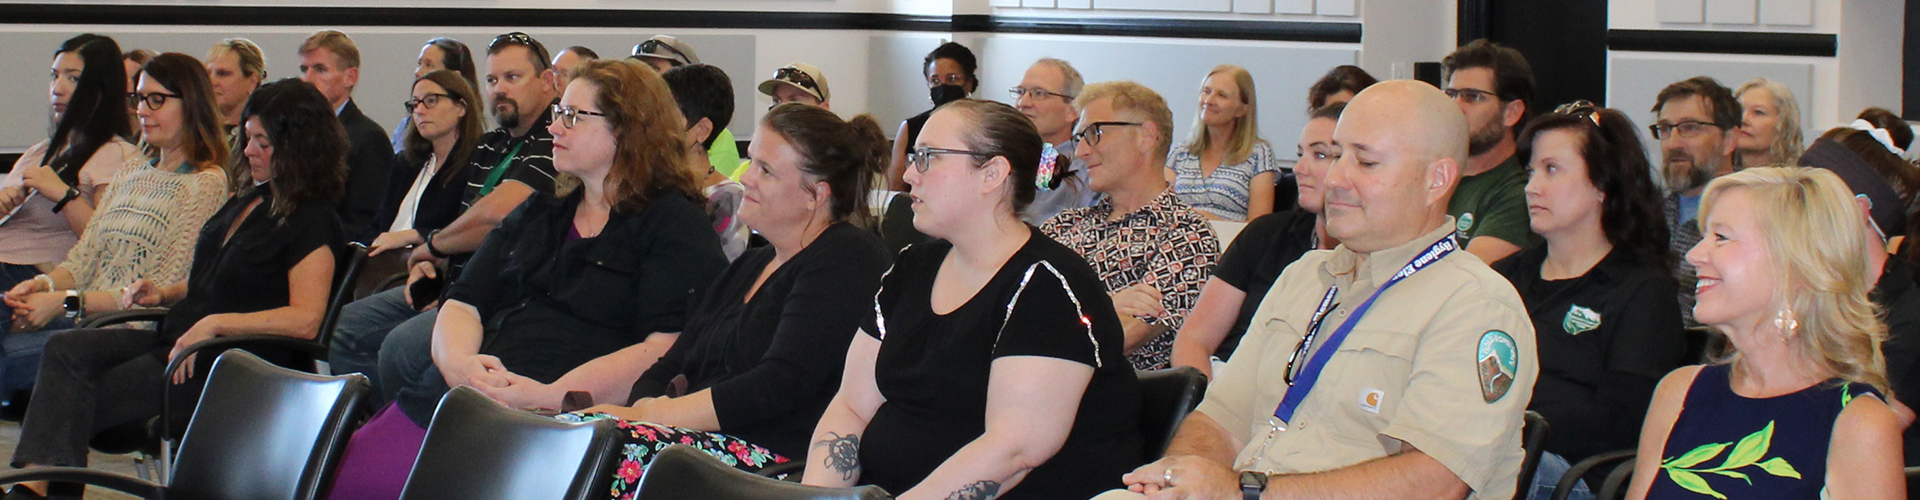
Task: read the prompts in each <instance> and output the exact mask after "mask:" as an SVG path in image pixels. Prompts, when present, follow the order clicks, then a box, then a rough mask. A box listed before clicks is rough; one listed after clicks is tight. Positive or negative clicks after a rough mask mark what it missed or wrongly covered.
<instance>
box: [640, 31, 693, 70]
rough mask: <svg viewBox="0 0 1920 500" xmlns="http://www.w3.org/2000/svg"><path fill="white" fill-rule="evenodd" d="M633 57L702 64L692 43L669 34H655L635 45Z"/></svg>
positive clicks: (682, 63) (681, 63)
mask: <svg viewBox="0 0 1920 500" xmlns="http://www.w3.org/2000/svg"><path fill="white" fill-rule="evenodd" d="M633 57H651V58H655V59H666V60H668V61H674V62H677V63H680V64H679V65H687V64H700V55H699V54H695V53H694V52H693V46H692V45H687V42H682V41H680V39H678V38H674V37H671V36H667V35H654V36H653V38H648V39H647V41H644V42H640V44H639V45H634V46H633Z"/></svg>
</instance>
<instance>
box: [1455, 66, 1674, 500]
mask: <svg viewBox="0 0 1920 500" xmlns="http://www.w3.org/2000/svg"><path fill="white" fill-rule="evenodd" d="M1519 139H1520V142H1519V145H1520V149H1519V153H1518V154H1519V158H1522V159H1525V160H1526V161H1527V172H1528V177H1527V187H1526V198H1527V213H1528V214H1529V216H1530V220H1531V226H1532V229H1533V232H1534V233H1536V234H1539V235H1541V236H1542V237H1544V238H1545V239H1546V243H1547V244H1545V245H1539V246H1535V247H1533V248H1530V249H1527V250H1522V251H1520V253H1518V254H1514V255H1513V256H1511V257H1507V258H1505V259H1502V260H1500V261H1498V262H1495V263H1494V264H1493V268H1494V269H1495V270H1497V271H1499V272H1500V273H1501V274H1502V275H1504V276H1506V277H1507V279H1508V280H1509V281H1511V282H1512V283H1513V287H1514V289H1515V290H1516V291H1518V292H1520V297H1521V299H1522V301H1524V302H1525V303H1526V306H1527V312H1528V314H1529V315H1531V316H1532V317H1533V328H1534V332H1535V335H1536V336H1537V337H1538V338H1539V346H1540V378H1539V381H1538V382H1537V383H1536V384H1535V385H1534V388H1533V399H1532V400H1531V402H1530V403H1529V404H1528V407H1527V409H1529V410H1532V411H1535V412H1538V413H1540V415H1541V416H1544V417H1546V419H1547V423H1548V424H1550V425H1552V426H1553V432H1551V433H1548V434H1547V442H1546V452H1545V453H1544V454H1543V455H1542V458H1541V459H1540V468H1539V469H1538V470H1539V472H1538V473H1537V474H1536V475H1535V477H1534V479H1533V484H1534V487H1533V495H1532V496H1531V497H1530V498H1546V497H1547V496H1548V495H1551V494H1553V490H1554V486H1555V484H1556V483H1557V482H1558V481H1559V480H1560V476H1561V475H1563V474H1564V473H1565V472H1566V470H1567V469H1568V467H1569V464H1572V463H1577V462H1579V461H1581V460H1585V459H1586V458H1587V457H1589V456H1592V455H1596V454H1600V453H1605V452H1609V451H1616V450H1624V449H1630V448H1633V446H1634V444H1635V443H1636V442H1637V441H1636V440H1637V438H1638V437H1639V435H1640V416H1641V415H1645V414H1646V411H1647V402H1648V401H1650V400H1651V399H1652V398H1653V390H1654V386H1655V385H1656V384H1658V383H1659V381H1660V377H1662V376H1664V375H1665V374H1666V373H1667V372H1669V371H1672V370H1673V369H1674V368H1678V367H1679V366H1680V365H1681V364H1683V363H1684V362H1685V360H1683V359H1681V357H1682V356H1684V353H1685V352H1686V349H1687V345H1686V337H1685V335H1683V333H1682V331H1681V330H1682V327H1683V326H1682V324H1681V322H1680V305H1679V304H1678V303H1676V302H1674V300H1673V298H1674V297H1675V296H1676V295H1677V294H1678V293H1679V292H1678V290H1677V289H1676V288H1675V286H1674V283H1673V278H1672V276H1673V272H1672V267H1673V264H1672V262H1671V260H1670V259H1671V258H1670V257H1669V256H1668V255H1669V254H1668V253H1667V230H1666V229H1667V227H1666V226H1667V224H1666V218H1665V216H1664V215H1663V214H1662V213H1661V202H1660V194H1659V190H1658V189H1659V188H1657V187H1655V185H1654V183H1653V173H1652V172H1653V171H1652V169H1651V168H1650V167H1649V166H1648V164H1647V157H1646V152H1645V151H1646V150H1645V149H1642V147H1641V144H1640V136H1639V134H1638V133H1636V129H1635V128H1634V125H1633V122H1632V121H1631V120H1629V119H1628V118H1627V116H1626V115H1624V114H1621V113H1620V112H1619V111H1615V110H1612V109H1604V108H1599V107H1596V106H1594V105H1593V103H1590V102H1586V101H1579V102H1575V103H1573V104H1568V105H1566V106H1561V107H1560V109H1559V110H1557V111H1555V112H1554V113H1553V114H1549V115H1546V116H1541V117H1537V118H1534V119H1533V122H1532V123H1531V124H1529V125H1528V126H1527V128H1526V130H1525V131H1522V132H1521V133H1520V137H1519ZM1606 472H1607V471H1606V470H1604V469H1603V470H1598V471H1596V473H1595V475H1594V476H1593V477H1592V478H1591V479H1592V480H1591V481H1588V482H1585V483H1576V485H1575V486H1574V492H1573V493H1572V495H1574V498H1591V494H1590V493H1587V491H1588V490H1589V488H1591V489H1594V490H1597V489H1599V486H1600V485H1599V483H1598V481H1599V480H1601V479H1604V478H1605V475H1606Z"/></svg>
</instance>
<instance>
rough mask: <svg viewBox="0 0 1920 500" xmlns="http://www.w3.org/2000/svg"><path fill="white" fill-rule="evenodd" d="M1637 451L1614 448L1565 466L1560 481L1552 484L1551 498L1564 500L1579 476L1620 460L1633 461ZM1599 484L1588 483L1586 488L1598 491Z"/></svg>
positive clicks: (1609, 465) (1610, 465)
mask: <svg viewBox="0 0 1920 500" xmlns="http://www.w3.org/2000/svg"><path fill="white" fill-rule="evenodd" d="M1638 452H1639V451H1638V450H1614V451H1609V452H1606V453H1601V454H1599V455H1594V456H1591V457H1587V458H1586V460H1581V461H1580V463H1577V464H1573V466H1572V467H1569V468H1567V473H1566V474H1564V475H1561V476H1560V482H1559V483H1558V484H1556V485H1555V486H1554V489H1553V500H1566V498H1567V494H1568V493H1571V492H1572V491H1573V483H1574V482H1576V481H1579V480H1580V478H1583V477H1586V475H1587V473H1589V472H1592V471H1593V470H1594V469H1595V468H1599V467H1612V466H1613V464H1616V463H1620V462H1626V463H1633V459H1634V455H1635V454H1637V453H1638ZM1600 486H1601V485H1597V484H1589V485H1587V488H1588V489H1589V490H1590V491H1593V492H1595V493H1599V491H1600Z"/></svg>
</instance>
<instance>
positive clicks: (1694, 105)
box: [1647, 76, 1741, 327]
mask: <svg viewBox="0 0 1920 500" xmlns="http://www.w3.org/2000/svg"><path fill="white" fill-rule="evenodd" d="M1653 113H1654V116H1655V121H1654V124H1653V125H1652V126H1650V127H1647V128H1649V129H1651V130H1652V131H1653V138H1654V139H1655V140H1658V141H1660V155H1661V158H1660V167H1661V168H1660V170H1661V173H1663V174H1665V177H1666V182H1667V203H1666V212H1667V230H1668V231H1669V237H1670V239H1669V241H1668V248H1669V249H1670V250H1671V251H1672V252H1673V255H1675V257H1674V262H1675V263H1676V265H1675V266H1674V281H1675V282H1676V283H1677V284H1678V285H1679V287H1680V314H1681V316H1682V317H1685V318H1686V321H1687V326H1690V327H1691V326H1700V324H1699V323H1696V322H1694V320H1693V282H1694V269H1693V264H1691V263H1688V262H1687V260H1686V259H1685V258H1682V257H1684V256H1685V255H1686V254H1687V250H1690V249H1692V248H1693V245H1694V244H1696V243H1699V242H1700V225H1699V224H1698V223H1697V222H1695V218H1696V217H1695V215H1697V214H1699V213H1700V192H1701V190H1703V189H1706V187H1707V182H1708V181H1711V180H1713V179H1714V178H1716V177H1720V176H1722V175H1727V174H1731V173H1733V171H1734V170H1736V169H1737V168H1738V165H1737V162H1736V161H1735V156H1734V154H1733V153H1734V146H1735V143H1734V140H1733V134H1734V131H1736V130H1738V129H1739V128H1740V113H1741V109H1740V101H1739V100H1736V99H1734V97H1733V91H1732V90H1729V89H1727V87H1725V86H1722V85H1720V82H1717V81H1714V79H1713V78H1709V77H1705V76H1696V77H1693V78H1688V79H1686V80H1681V81H1679V82H1676V83H1674V84H1672V85H1668V86H1667V88H1665V89H1661V90H1660V95H1659V96H1658V97H1657V98H1656V99H1655V100H1654V105H1653Z"/></svg>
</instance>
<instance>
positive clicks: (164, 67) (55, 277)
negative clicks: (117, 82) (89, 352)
mask: <svg viewBox="0 0 1920 500" xmlns="http://www.w3.org/2000/svg"><path fill="white" fill-rule="evenodd" d="M103 52H104V51H103ZM103 55H104V54H103ZM156 61H159V62H155V63H149V64H148V65H147V67H148V71H147V75H146V76H143V77H142V79H143V80H152V81H153V82H154V83H155V84H159V83H160V82H179V81H182V80H185V79H187V77H186V76H184V74H185V73H191V72H195V71H196V70H195V69H194V68H188V67H184V66H181V64H182V63H185V62H186V61H185V60H182V59H181V58H179V57H171V56H169V57H164V58H156ZM174 86H175V87H179V88H183V89H184V88H187V87H190V86H191V84H186V85H182V84H179V83H175V84H174ZM158 87H161V88H167V87H166V86H165V85H158ZM152 88H155V86H154V85H150V86H149V89H150V90H151V89H152ZM158 92H163V93H164V92H166V91H165V90H160V91H158ZM121 100H124V99H121ZM119 101H120V100H115V101H113V102H110V103H108V104H107V105H108V107H112V108H115V109H118V108H119V107H120V104H119ZM160 103H161V104H160V107H159V109H154V108H153V107H151V106H149V105H148V102H147V101H144V100H142V101H141V102H140V107H141V110H140V113H139V115H140V116H141V118H142V119H143V120H147V121H150V122H153V123H154V125H155V127H154V128H153V130H154V132H153V133H151V134H149V137H150V138H151V139H152V140H153V142H152V144H154V145H156V146H157V147H160V148H162V150H161V158H185V159H187V161H185V162H181V163H178V164H171V165H167V164H165V163H163V162H162V161H161V160H160V159H158V158H156V159H154V160H152V161H142V162H139V163H132V164H129V165H127V166H125V167H123V168H120V169H119V171H118V173H117V174H115V175H114V177H113V182H112V186H113V190H112V192H111V193H104V192H103V193H101V194H103V195H104V196H102V197H101V198H100V205H99V206H98V207H96V210H95V211H94V215H93V218H92V220H91V221H90V222H88V224H87V228H86V232H85V233H82V234H81V236H80V241H79V242H78V243H77V244H75V245H74V246H73V249H72V250H70V251H69V252H67V258H66V259H65V260H64V261H63V262H61V264H60V265H59V266H57V267H55V268H54V269H52V270H51V271H48V272H47V273H46V274H42V275H39V276H35V277H33V279H30V280H25V281H21V282H20V283H18V284H16V285H14V286H13V287H12V289H11V290H9V291H8V292H7V294H6V298H5V302H6V303H7V305H8V306H10V307H12V308H13V315H12V316H13V318H12V319H13V320H14V325H13V329H12V331H13V332H18V333H16V334H15V335H8V336H6V337H5V338H4V339H3V344H0V345H4V347H5V351H6V353H7V357H8V359H7V360H6V364H5V367H6V368H5V370H0V395H4V394H12V392H13V391H14V390H16V389H27V388H30V387H32V386H33V380H34V375H35V374H36V373H37V372H38V371H39V370H38V366H39V360H40V347H41V346H42V345H43V344H45V343H46V341H47V338H48V336H50V335H52V334H53V333H54V332H55V331H58V330H64V329H68V328H72V327H73V325H74V324H75V322H76V321H77V320H78V319H79V318H81V317H84V316H87V315H91V314H97V313H104V312H112V311H118V310H120V309H121V306H120V305H119V301H118V298H119V294H120V291H121V289H122V288H124V287H126V286H127V285H130V284H132V283H133V282H134V280H135V279H146V280H148V281H153V282H156V283H173V282H177V281H182V280H185V279H187V272H188V265H189V263H190V262H191V259H192V255H193V245H194V242H195V241H196V240H197V239H198V238H199V236H200V228H201V226H203V225H204V224H206V221H207V218H208V217H211V216H212V215H213V212H214V210H216V209H218V208H220V204H221V203H222V202H223V201H225V200H226V199H227V187H228V186H229V185H230V183H229V182H228V181H227V175H226V172H225V171H224V170H222V169H221V168H219V167H216V166H214V163H213V162H211V161H203V162H195V161H193V160H192V158H194V157H195V156H196V155H199V156H201V157H205V156H207V155H211V154H212V152H213V150H214V148H211V147H208V146H205V145H202V144H197V141H199V140H200V138H199V137H197V136H195V135H193V134H194V132H187V131H186V130H185V128H186V127H185V126H184V125H185V124H186V123H188V122H189V121H188V120H187V118H186V116H187V114H188V112H187V111H185V108H186V106H185V105H184V103H183V101H182V100H176V99H166V98H162V99H161V101H160ZM114 123H118V120H115V121H114ZM216 139H218V140H220V141H221V142H222V144H223V145H224V144H225V140H226V135H225V134H224V133H223V134H220V135H219V137H217V138H216ZM116 144H121V145H125V147H129V148H130V147H131V145H126V144H125V142H124V141H122V142H119V143H116ZM195 150H198V152H197V153H196V152H195ZM136 154H137V153H136ZM114 156H119V155H118V154H115V155H114ZM162 165H166V166H165V167H163V166H162ZM75 203H78V202H77V201H76V202H75ZM26 332H32V333H26Z"/></svg>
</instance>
